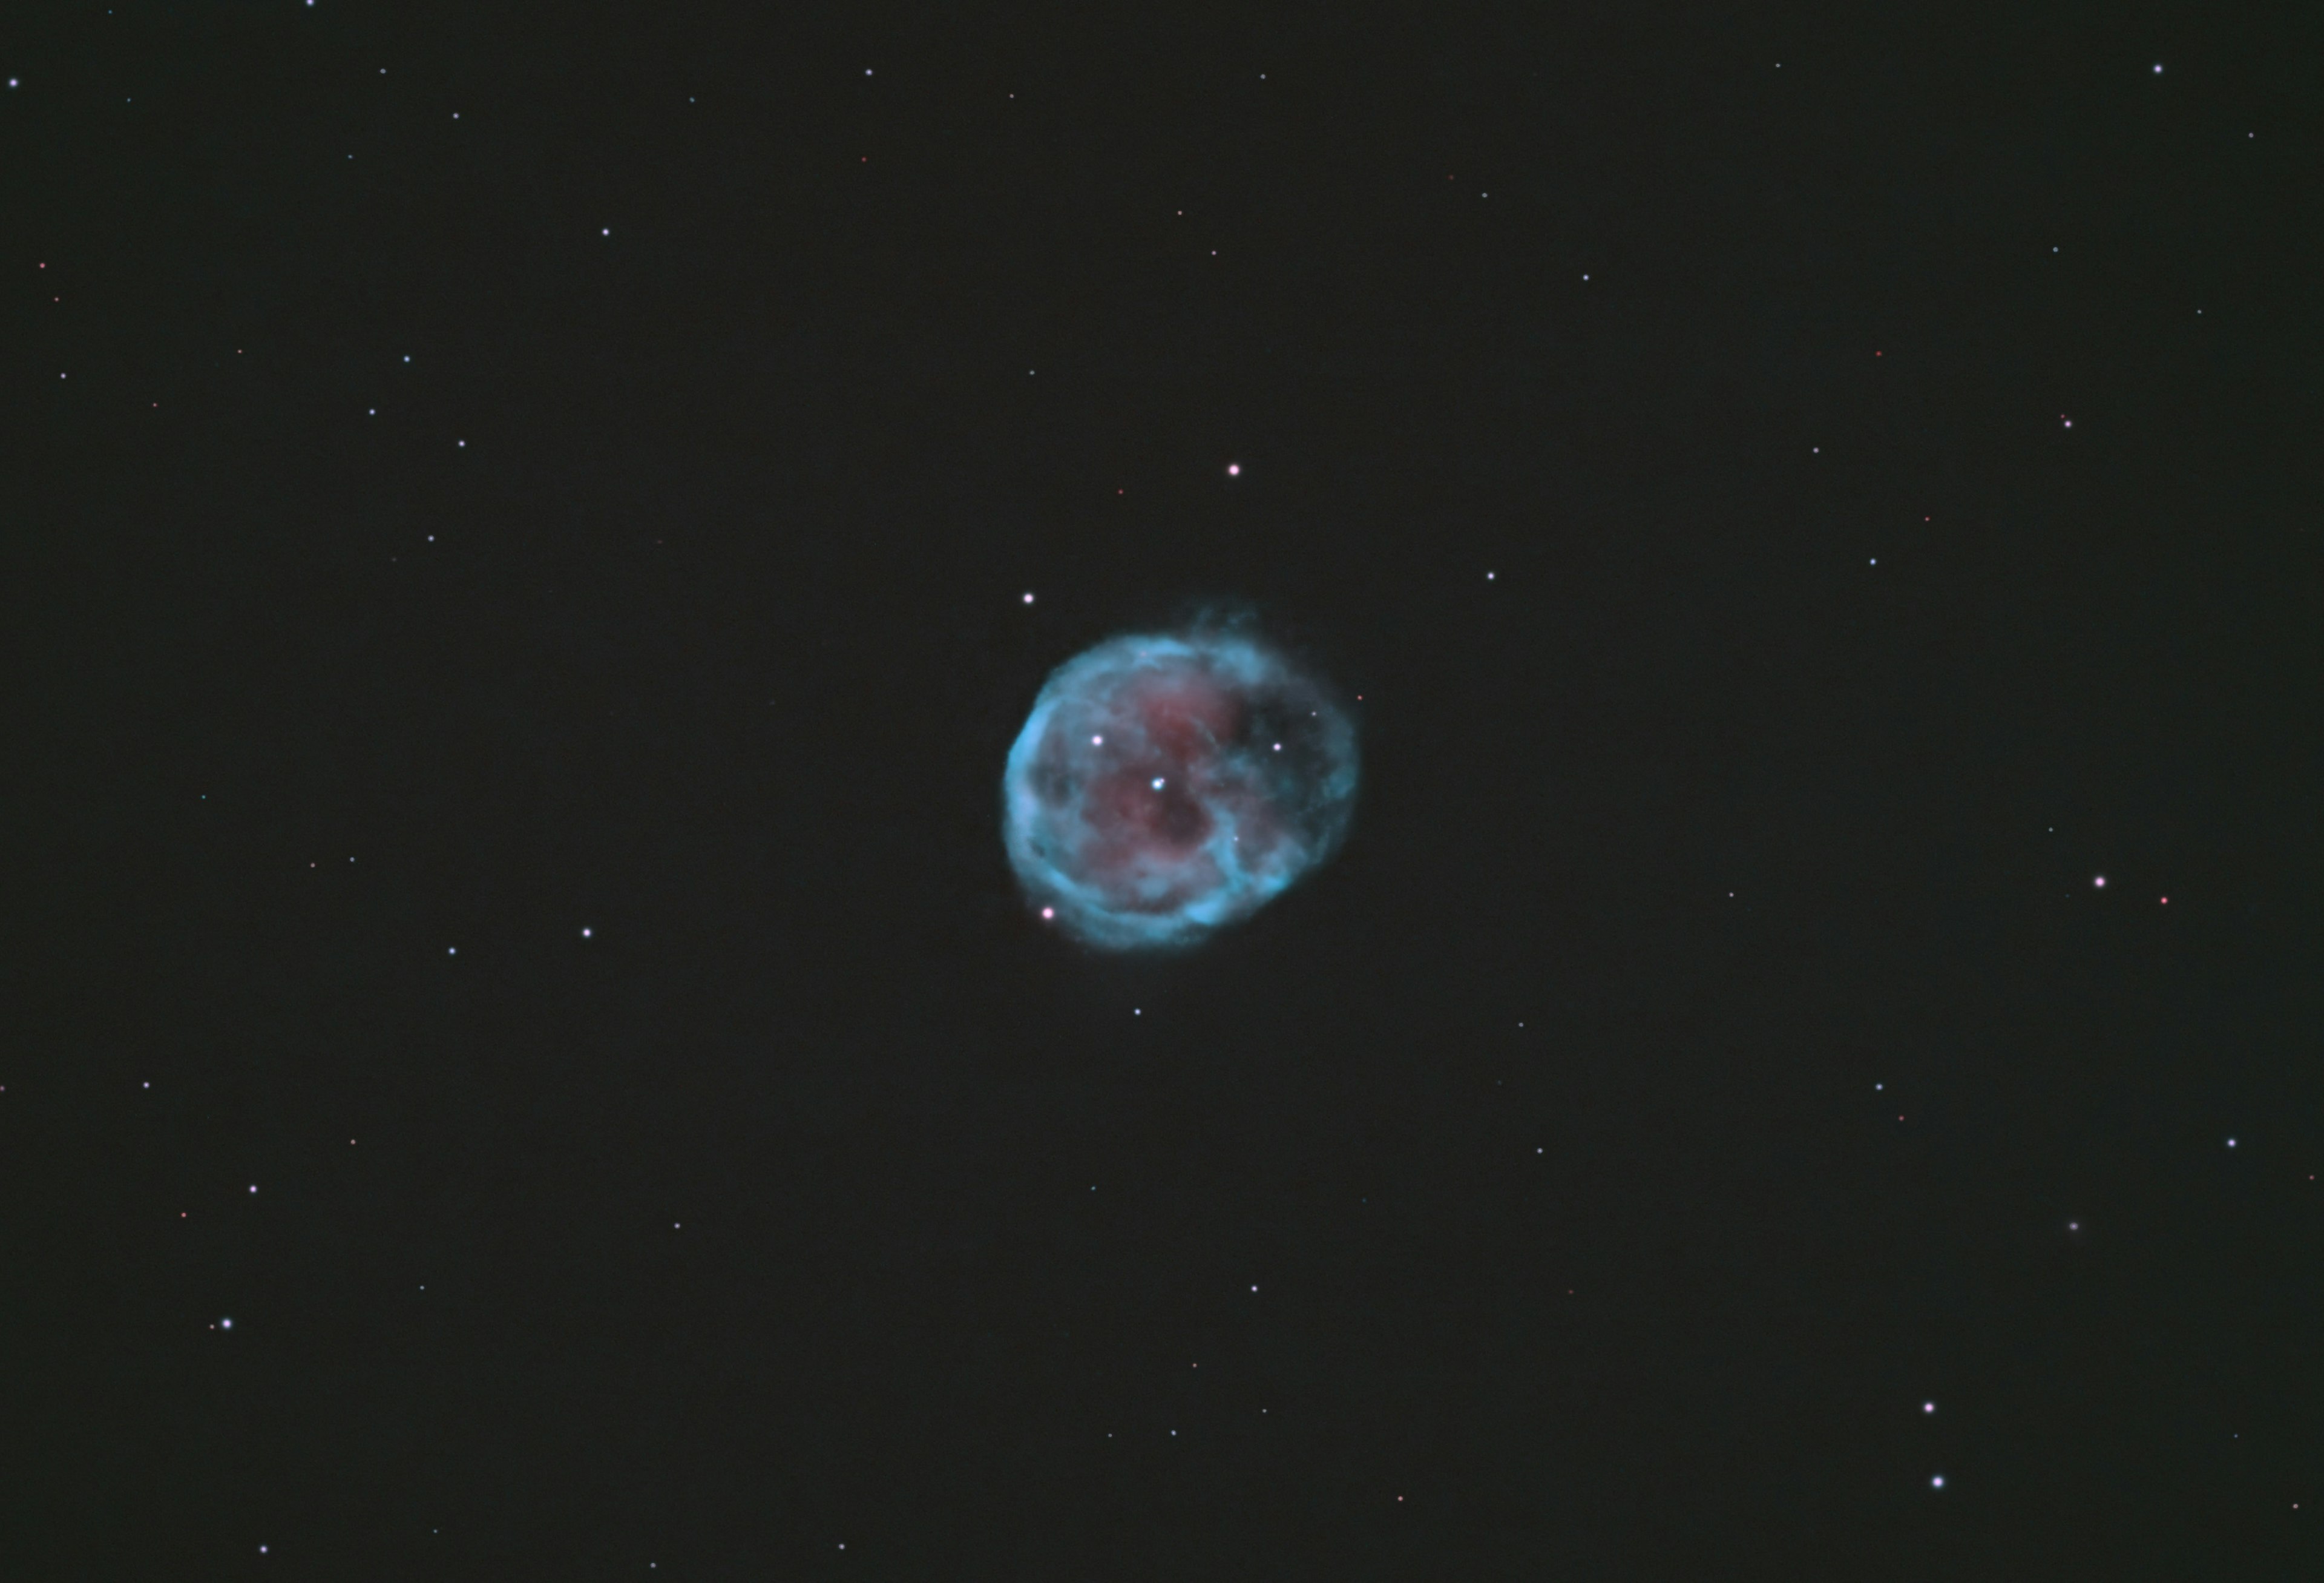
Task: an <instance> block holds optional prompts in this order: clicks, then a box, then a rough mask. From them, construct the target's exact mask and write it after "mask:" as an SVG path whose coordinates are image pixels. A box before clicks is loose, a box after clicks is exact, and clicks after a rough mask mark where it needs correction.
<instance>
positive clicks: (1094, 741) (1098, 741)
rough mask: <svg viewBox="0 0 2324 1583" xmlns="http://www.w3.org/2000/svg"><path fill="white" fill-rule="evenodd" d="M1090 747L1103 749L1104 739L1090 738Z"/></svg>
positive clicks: (1100, 737)
mask: <svg viewBox="0 0 2324 1583" xmlns="http://www.w3.org/2000/svg"><path fill="white" fill-rule="evenodd" d="M1090 745H1091V746H1092V747H1103V746H1104V745H1105V738H1104V737H1102V736H1093V737H1091V738H1090Z"/></svg>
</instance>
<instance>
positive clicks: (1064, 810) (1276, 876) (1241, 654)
mask: <svg viewBox="0 0 2324 1583" xmlns="http://www.w3.org/2000/svg"><path fill="white" fill-rule="evenodd" d="M1355 794H1356V734H1355V728H1354V727H1353V726H1352V725H1351V723H1350V721H1349V719H1348V717H1347V716H1346V714H1345V713H1344V712H1343V711H1342V709H1341V708H1339V707H1338V705H1337V704H1336V703H1335V702H1334V701H1333V698H1332V696H1331V694H1330V693H1329V691H1328V690H1326V689H1324V688H1323V686H1321V685H1320V684H1319V683H1317V682H1315V681H1314V680H1311V679H1309V678H1308V677H1306V676H1305V675H1303V674H1302V673H1301V672H1300V671H1298V670H1297V669H1296V668H1295V667H1294V666H1293V665H1292V664H1291V663H1290V662H1288V661H1287V660H1286V659H1285V658H1284V656H1283V655H1281V654H1280V653H1277V652H1276V651H1275V650H1273V649H1271V648H1269V647H1268V646H1267V645H1266V644H1264V643H1260V642H1259V641H1258V640H1257V639H1255V638H1253V637H1252V636H1250V634H1247V633H1244V632H1241V631H1211V630H1196V631H1193V632H1188V633H1185V634H1176V635H1140V636H1131V637H1118V638H1113V639H1111V640H1110V641H1108V642H1106V643H1100V644H1099V645H1098V646H1097V647H1095V648H1093V649H1091V650H1089V651H1088V652H1087V653H1083V654H1079V655H1077V656H1075V657H1074V659H1072V660H1069V661H1067V662H1065V664H1063V665H1061V666H1059V667H1058V668H1057V670H1056V672H1055V673H1053V674H1052V675H1051V676H1050V678H1049V680H1048V681H1047V684H1046V685H1045V686H1043V688H1042V689H1041V693H1040V696H1039V697H1038V698H1037V699H1035V700H1034V703H1033V712H1032V714H1031V715H1030V716H1029V717H1028V718H1027V719H1026V721H1025V728H1024V730H1023V731H1021V732H1020V733H1019V735H1018V737H1017V742H1016V745H1015V746H1013V747H1012V748H1010V752H1009V767H1008V772H1007V773H1006V775H1005V776H1004V777H1003V779H1002V806H1003V818H1002V834H1003V837H1004V838H1005V839H1006V841H1007V842H1008V847H1009V860H1010V863H1011V864H1012V865H1013V866H1015V868H1016V870H1017V877H1018V880H1019V883H1020V884H1022V885H1023V886H1024V888H1025V893H1026V895H1027V897H1028V900H1030V902H1031V903H1032V904H1033V905H1034V906H1035V908H1037V910H1039V911H1040V912H1041V914H1042V916H1043V917H1045V918H1047V919H1050V920H1052V921H1054V922H1055V923H1056V925H1057V926H1058V927H1061V928H1063V929H1065V930H1066V931H1067V932H1069V933H1070V934H1072V935H1074V937H1075V938H1077V939H1079V940H1083V941H1084V942H1086V943H1087V944H1089V945H1092V946H1096V947H1099V948H1101V949H1110V950H1131V949H1141V948H1154V947H1171V946H1187V945H1192V944H1194V942H1195V941H1197V940H1201V939H1203V937H1204V936H1206V935H1208V934H1210V933H1211V932H1212V931H1213V930H1216V929H1218V928H1220V927H1221V926H1222V925H1224V924H1228V923H1231V922H1233V921H1236V920H1237V919H1240V918H1245V917H1248V916H1250V914H1251V913H1252V912H1256V911H1258V910H1259V908H1260V907H1262V906H1264V905H1266V903H1268V901H1270V900H1272V899H1273V898H1274V897H1276V896H1277V895H1280V894H1281V893H1283V892H1284V891H1285V890H1286V888H1288V887H1289V886H1290V885H1292V884H1295V883H1296V882H1297V881H1298V879H1299V878H1300V876H1301V875H1305V874H1306V873H1308V872H1309V871H1310V870H1312V869H1313V868H1314V867H1315V866H1316V865H1317V864H1319V863H1321V862H1323V860H1324V859H1325V858H1327V857H1329V856H1331V855H1332V853H1333V849H1334V848H1336V847H1338V846H1339V844H1340V841H1341V839H1342V838H1343V837H1344V836H1345V835H1346V834H1347V829H1348V819H1349V815H1350V814H1351V812H1352V811H1353V809H1354V806H1355Z"/></svg>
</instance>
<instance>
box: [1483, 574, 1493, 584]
mask: <svg viewBox="0 0 2324 1583" xmlns="http://www.w3.org/2000/svg"><path fill="white" fill-rule="evenodd" d="M1485 580H1486V581H1487V582H1491V581H1492V580H1493V574H1492V573H1491V572H1487V573H1486V574H1485Z"/></svg>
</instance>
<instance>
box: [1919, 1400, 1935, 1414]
mask: <svg viewBox="0 0 2324 1583" xmlns="http://www.w3.org/2000/svg"><path fill="white" fill-rule="evenodd" d="M1936 1410H1937V1404H1936V1403H1935V1402H1922V1403H1921V1411H1922V1412H1935V1411H1936Z"/></svg>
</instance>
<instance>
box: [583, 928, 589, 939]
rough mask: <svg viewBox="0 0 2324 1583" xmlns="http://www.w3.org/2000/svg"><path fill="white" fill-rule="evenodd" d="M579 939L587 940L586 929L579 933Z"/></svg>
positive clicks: (587, 933)
mask: <svg viewBox="0 0 2324 1583" xmlns="http://www.w3.org/2000/svg"><path fill="white" fill-rule="evenodd" d="M581 938H582V939H583V940H587V939H588V938H589V931H588V930H586V929H585V930H582V931H581Z"/></svg>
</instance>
